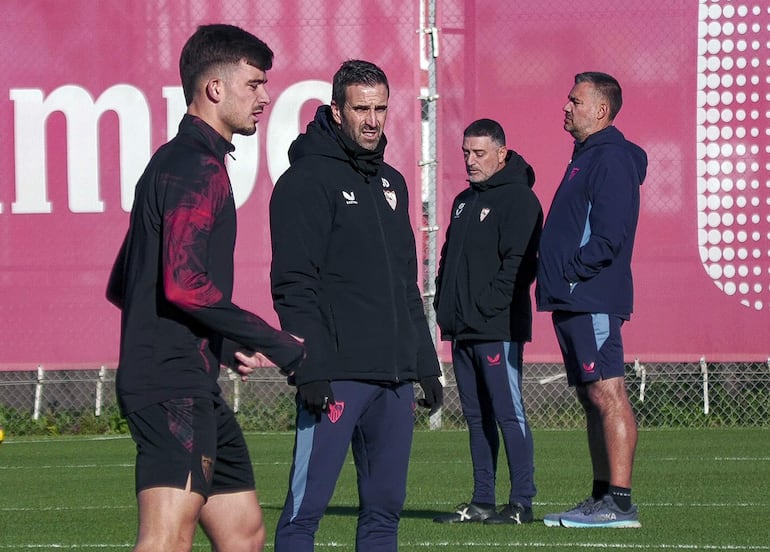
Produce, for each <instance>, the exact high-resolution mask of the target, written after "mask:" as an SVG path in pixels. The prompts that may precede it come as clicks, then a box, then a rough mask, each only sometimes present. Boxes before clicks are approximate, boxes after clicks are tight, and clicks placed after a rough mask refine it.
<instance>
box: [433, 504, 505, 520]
mask: <svg viewBox="0 0 770 552" xmlns="http://www.w3.org/2000/svg"><path fill="white" fill-rule="evenodd" d="M496 514H497V512H495V505H494V504H491V505H484V504H478V503H475V502H469V503H463V504H460V505H459V506H457V511H455V512H452V513H451V514H443V515H441V516H438V517H435V518H433V521H434V522H436V523H474V522H475V523H479V522H482V521H484V520H485V519H487V518H489V517H490V516H493V515H496Z"/></svg>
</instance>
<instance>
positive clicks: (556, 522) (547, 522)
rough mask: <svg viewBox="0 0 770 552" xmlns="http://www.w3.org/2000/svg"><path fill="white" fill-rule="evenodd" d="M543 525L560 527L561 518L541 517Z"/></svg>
mask: <svg viewBox="0 0 770 552" xmlns="http://www.w3.org/2000/svg"><path fill="white" fill-rule="evenodd" d="M543 525H545V526H546V527H561V519H560V518H555V519H547V518H543Z"/></svg>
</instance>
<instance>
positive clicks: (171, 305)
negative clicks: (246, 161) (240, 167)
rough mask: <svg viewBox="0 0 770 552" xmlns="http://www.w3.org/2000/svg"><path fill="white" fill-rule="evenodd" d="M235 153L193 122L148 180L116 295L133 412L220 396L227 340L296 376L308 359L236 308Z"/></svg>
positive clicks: (126, 402)
mask: <svg viewBox="0 0 770 552" xmlns="http://www.w3.org/2000/svg"><path fill="white" fill-rule="evenodd" d="M233 149H234V148H233V146H232V144H231V143H230V142H228V141H227V140H225V139H224V138H223V137H222V136H221V135H220V134H218V133H217V132H216V131H215V130H214V129H213V128H211V127H210V126H209V125H208V124H206V123H205V122H204V121H203V120H201V119H199V118H197V117H193V116H191V115H185V116H184V118H183V119H182V122H181V123H180V125H179V133H178V134H177V136H176V137H175V138H174V139H173V140H171V141H170V142H168V143H167V144H165V145H164V146H162V147H161V148H160V149H159V150H158V151H157V152H156V153H155V154H154V155H153V157H152V159H151V160H150V162H149V164H148V165H147V168H146V169H145V171H144V174H142V176H141V178H140V179H139V183H138V184H137V187H136V193H135V197H134V205H133V209H132V211H131V220H130V223H129V228H128V232H127V235H126V239H125V241H124V243H123V247H122V248H121V251H120V253H119V255H118V259H117V261H116V263H115V266H114V267H113V270H112V274H111V276H110V282H109V284H108V289H107V297H108V299H109V300H110V301H111V302H113V303H115V304H116V305H117V306H119V307H120V308H121V310H122V316H121V337H120V362H119V365H118V371H117V381H116V388H117V394H118V401H119V404H120V407H121V409H122V411H123V413H129V412H133V411H135V410H138V409H140V408H143V407H145V406H148V405H150V404H154V403H159V402H163V401H167V400H170V399H180V398H188V397H207V396H211V394H217V393H219V386H218V384H217V378H218V376H219V370H220V361H221V360H222V358H221V357H222V347H223V340H224V338H228V339H230V340H232V341H233V342H235V343H237V344H239V345H241V346H243V347H245V348H248V349H251V350H254V351H259V352H262V353H264V354H265V355H266V356H267V357H268V358H270V360H272V361H273V362H275V363H276V364H277V365H279V366H281V367H283V368H287V369H291V368H293V367H296V365H298V363H299V362H300V361H301V359H302V357H303V355H304V350H303V347H302V346H301V345H300V344H299V343H297V342H296V340H294V339H293V338H292V337H291V336H290V335H289V334H288V333H286V332H282V331H279V330H276V329H275V328H273V327H271V326H270V325H268V324H267V323H266V322H265V321H264V320H262V319H261V318H260V317H258V316H256V315H254V314H252V313H250V312H248V311H245V310H242V309H240V308H238V307H237V306H236V305H234V304H233V303H232V291H233V248H234V246H235V233H236V232H235V231H236V212H235V203H234V202H233V192H232V189H231V187H230V179H229V177H228V175H227V170H226V168H225V162H224V158H225V155H226V154H227V153H228V152H230V151H232V150H233ZM230 354H232V352H231V353H230ZM226 360H228V359H226Z"/></svg>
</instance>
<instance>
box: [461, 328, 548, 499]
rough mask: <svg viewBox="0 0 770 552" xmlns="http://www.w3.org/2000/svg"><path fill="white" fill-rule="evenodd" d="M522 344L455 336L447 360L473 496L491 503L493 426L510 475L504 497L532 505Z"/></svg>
mask: <svg viewBox="0 0 770 552" xmlns="http://www.w3.org/2000/svg"><path fill="white" fill-rule="evenodd" d="M523 352H524V344H523V343H517V342H509V341H492V342H480V341H455V342H454V343H453V345H452V360H453V364H454V373H455V379H456V380H457V389H458V392H459V395H460V404H461V405H462V409H463V415H464V416H465V420H466V422H467V423H468V433H469V438H470V449H471V461H472V463H473V497H472V498H471V500H472V501H473V502H481V503H487V504H496V500H495V480H496V474H497V456H498V452H499V448H500V438H499V434H498V427H499V429H500V433H502V436H503V444H504V445H505V452H506V456H507V459H508V471H509V474H510V478H511V491H510V495H509V502H510V503H514V502H518V503H520V504H522V505H523V506H530V507H531V506H532V497H534V496H535V493H536V490H535V482H534V446H533V442H532V433H531V432H530V430H529V423H528V422H527V417H526V413H525V410H524V399H523V397H522V392H521V383H522V364H523Z"/></svg>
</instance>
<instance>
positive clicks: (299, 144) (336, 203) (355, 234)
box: [270, 106, 440, 384]
mask: <svg viewBox="0 0 770 552" xmlns="http://www.w3.org/2000/svg"><path fill="white" fill-rule="evenodd" d="M333 124H334V123H333V122H332V120H331V110H330V108H329V106H321V107H320V108H319V109H318V112H317V114H316V117H315V119H314V120H313V121H312V122H311V123H310V124H309V125H308V127H307V131H306V132H305V133H304V134H300V135H299V137H298V138H297V139H296V140H295V142H294V143H293V144H292V146H291V149H290V150H289V160H290V163H291V165H290V167H289V169H288V170H287V171H286V172H285V173H284V174H283V175H282V176H281V177H280V178H279V179H278V182H277V183H276V185H275V189H274V190H273V195H272V198H271V201H270V229H271V240H272V248H273V262H272V267H271V273H270V275H271V288H272V294H273V302H274V306H275V310H276V312H277V313H278V316H279V318H280V320H281V326H282V327H283V328H284V329H285V330H287V331H289V332H291V333H293V334H294V335H298V336H300V337H302V338H304V339H305V346H306V347H307V351H308V357H307V359H306V361H305V364H304V366H303V369H302V371H301V372H299V373H298V374H297V377H296V380H297V384H302V383H306V382H309V381H319V380H363V381H377V382H399V381H404V380H406V381H414V380H417V379H419V378H421V377H424V376H431V375H432V376H438V375H439V374H440V371H439V366H438V360H437V357H436V351H435V348H434V347H433V341H432V339H431V337H430V332H429V330H428V325H427V322H426V319H425V313H424V310H423V303H422V298H421V295H420V291H419V289H418V287H417V261H416V254H415V242H414V234H413V232H412V227H411V223H410V220H409V210H408V208H409V196H408V193H407V187H406V182H405V181H404V177H403V176H402V175H401V174H400V173H399V172H398V171H396V170H395V169H394V168H393V167H391V166H390V165H388V164H386V163H384V162H383V161H382V160H381V158H380V159H379V160H378V162H377V163H376V167H375V169H373V170H372V174H369V175H367V174H364V172H362V171H361V170H360V169H358V168H357V166H358V165H356V163H355V162H354V161H355V160H354V159H352V158H351V155H350V154H349V153H348V151H347V150H346V149H343V147H342V145H341V143H340V141H339V138H338V137H337V136H336V134H335V132H334V130H333V129H332V125H333ZM382 139H383V140H385V137H384V136H383V138H382Z"/></svg>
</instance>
